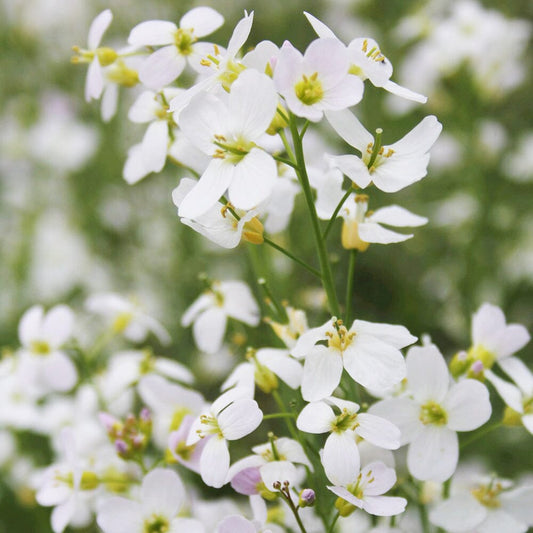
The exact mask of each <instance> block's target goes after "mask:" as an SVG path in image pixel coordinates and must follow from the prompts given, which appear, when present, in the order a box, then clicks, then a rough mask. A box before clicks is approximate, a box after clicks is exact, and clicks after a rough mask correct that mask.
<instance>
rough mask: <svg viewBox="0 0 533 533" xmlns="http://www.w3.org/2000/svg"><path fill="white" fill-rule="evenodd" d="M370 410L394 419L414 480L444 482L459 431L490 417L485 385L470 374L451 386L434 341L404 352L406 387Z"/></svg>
mask: <svg viewBox="0 0 533 533" xmlns="http://www.w3.org/2000/svg"><path fill="white" fill-rule="evenodd" d="M370 412H371V413H373V414H376V415H378V416H382V417H383V418H386V419H387V420H390V421H391V422H393V423H394V424H396V425H397V426H398V427H399V428H400V431H401V441H402V445H404V444H409V449H408V451H407V467H408V469H409V472H411V474H412V475H413V476H414V477H416V478H417V479H420V480H423V481H437V482H442V481H446V480H447V479H448V478H449V477H450V476H451V475H452V474H453V473H454V471H455V469H456V467H457V461H458V457H459V445H458V441H457V432H458V431H472V430H474V429H477V428H478V427H480V426H482V425H483V424H484V423H485V422H487V420H488V419H489V418H490V415H491V412H492V408H491V405H490V400H489V393H488V390H487V387H485V385H483V383H480V382H479V381H477V380H474V379H465V380H463V381H461V382H459V383H454V384H452V385H451V386H450V375H449V373H448V368H447V366H446V362H445V361H444V357H443V356H442V355H441V353H440V352H439V350H438V349H437V347H436V346H435V345H427V346H423V347H419V346H415V347H413V348H411V349H410V350H409V352H408V354H407V386H406V390H405V391H404V395H403V396H402V397H399V398H393V399H387V400H382V401H380V402H378V403H376V404H374V405H373V406H372V407H371V408H370Z"/></svg>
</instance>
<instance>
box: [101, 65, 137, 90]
mask: <svg viewBox="0 0 533 533" xmlns="http://www.w3.org/2000/svg"><path fill="white" fill-rule="evenodd" d="M105 76H106V78H107V79H108V80H109V81H111V82H113V83H116V84H117V85H122V86H123V87H128V88H130V87H135V85H137V84H138V83H139V74H138V72H137V71H136V70H134V69H132V68H128V67H127V66H126V64H125V63H124V61H122V60H118V61H116V62H115V64H114V65H113V66H112V67H111V68H110V69H109V70H107V71H106V74H105Z"/></svg>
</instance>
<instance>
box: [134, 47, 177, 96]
mask: <svg viewBox="0 0 533 533" xmlns="http://www.w3.org/2000/svg"><path fill="white" fill-rule="evenodd" d="M186 63H187V62H186V60H185V58H184V57H183V56H182V55H180V54H179V53H178V49H177V48H176V47H175V46H174V45H170V46H165V47H163V48H160V49H159V50H157V52H154V53H153V54H151V55H150V56H148V57H147V58H146V59H145V60H144V62H143V63H142V64H141V66H140V68H139V79H140V80H141V82H142V83H144V84H145V85H146V86H147V87H149V88H150V89H155V90H157V89H161V88H162V87H165V85H168V84H169V83H172V82H173V81H174V80H175V79H176V78H177V77H178V76H179V75H180V74H181V73H182V72H183V69H184V68H185V65H186Z"/></svg>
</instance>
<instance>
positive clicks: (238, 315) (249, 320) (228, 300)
mask: <svg viewBox="0 0 533 533" xmlns="http://www.w3.org/2000/svg"><path fill="white" fill-rule="evenodd" d="M220 288H221V291H222V294H223V295H224V311H225V312H226V314H227V315H228V316H230V317H232V318H235V319H236V320H239V321H240V322H244V323H245V324H248V325H249V326H257V325H258V324H259V320H260V313H259V306H258V305H257V302H256V301H255V298H254V296H253V294H252V291H251V290H250V288H249V287H248V285H246V284H245V283H242V282H241V281H223V282H222V283H221V284H220Z"/></svg>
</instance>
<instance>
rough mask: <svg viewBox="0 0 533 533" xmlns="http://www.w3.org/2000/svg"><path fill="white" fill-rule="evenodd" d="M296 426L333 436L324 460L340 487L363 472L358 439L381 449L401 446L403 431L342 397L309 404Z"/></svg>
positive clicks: (325, 450) (326, 445) (330, 437)
mask: <svg viewBox="0 0 533 533" xmlns="http://www.w3.org/2000/svg"><path fill="white" fill-rule="evenodd" d="M333 408H336V411H334V410H333ZM296 426H297V427H298V429H299V430H300V431H305V432H307V433H329V436H328V438H327V439H326V443H325V445H324V450H323V453H322V458H321V460H322V464H323V465H324V470H325V472H326V475H327V476H328V479H329V480H330V481H331V482H332V483H335V484H337V485H346V484H349V483H350V482H351V481H352V480H353V479H354V478H355V477H356V475H357V473H358V472H359V469H360V466H361V463H360V457H359V448H358V446H357V444H356V440H357V438H358V437H359V438H362V439H364V440H367V441H368V442H370V443H371V444H374V445H375V446H378V447H380V448H386V449H389V450H395V449H397V448H399V447H400V430H399V429H398V428H397V427H396V426H395V425H394V424H392V423H391V422H389V421H388V420H385V419H384V418H381V417H379V416H375V415H372V414H369V413H359V405H357V404H356V403H354V402H349V401H346V400H340V399H338V398H333V397H330V398H325V399H324V400H321V401H319V402H312V403H310V404H308V405H306V406H305V407H304V408H303V409H302V411H301V412H300V414H299V416H298V419H297V420H296Z"/></svg>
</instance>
